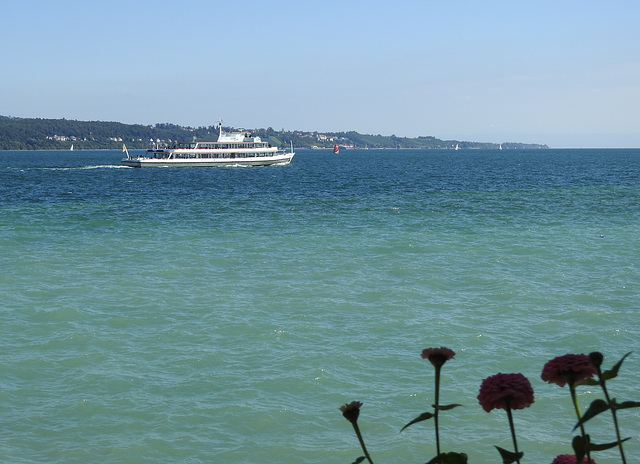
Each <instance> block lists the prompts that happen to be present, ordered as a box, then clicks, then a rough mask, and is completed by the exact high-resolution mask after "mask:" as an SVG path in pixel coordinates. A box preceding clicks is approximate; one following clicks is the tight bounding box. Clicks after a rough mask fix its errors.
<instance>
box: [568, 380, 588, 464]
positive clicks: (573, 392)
mask: <svg viewBox="0 0 640 464" xmlns="http://www.w3.org/2000/svg"><path fill="white" fill-rule="evenodd" d="M569 391H570V392H571V401H572V402H573V407H574V409H575V410H576V415H577V416H578V421H580V419H582V414H581V413H580V404H578V395H576V389H575V386H574V385H573V382H569ZM580 433H581V434H582V440H583V443H584V444H585V446H586V451H587V461H588V462H591V451H590V450H589V446H588V443H587V442H586V436H587V434H586V433H585V431H584V424H580Z"/></svg>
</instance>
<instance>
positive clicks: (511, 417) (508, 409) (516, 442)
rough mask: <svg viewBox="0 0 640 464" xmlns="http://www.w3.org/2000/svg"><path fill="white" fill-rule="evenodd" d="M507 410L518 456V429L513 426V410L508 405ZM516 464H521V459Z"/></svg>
mask: <svg viewBox="0 0 640 464" xmlns="http://www.w3.org/2000/svg"><path fill="white" fill-rule="evenodd" d="M505 409H506V410H507V417H508V418H509V428H510V429H511V439H512V440H513V448H514V449H515V453H516V454H518V441H517V440H516V429H515V427H514V425H513V414H512V413H511V408H510V407H509V405H507V407H506V408H505ZM516 462H517V463H518V464H520V459H517V460H516Z"/></svg>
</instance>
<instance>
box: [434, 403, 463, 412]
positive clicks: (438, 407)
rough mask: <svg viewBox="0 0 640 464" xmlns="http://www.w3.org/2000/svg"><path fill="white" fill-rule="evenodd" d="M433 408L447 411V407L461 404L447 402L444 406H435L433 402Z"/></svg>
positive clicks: (451, 407) (450, 407)
mask: <svg viewBox="0 0 640 464" xmlns="http://www.w3.org/2000/svg"><path fill="white" fill-rule="evenodd" d="M432 406H433V408H434V409H437V410H438V411H448V410H449V409H453V408H455V407H458V406H462V405H461V404H447V405H446V406H443V405H440V406H436V405H435V404H433V405H432Z"/></svg>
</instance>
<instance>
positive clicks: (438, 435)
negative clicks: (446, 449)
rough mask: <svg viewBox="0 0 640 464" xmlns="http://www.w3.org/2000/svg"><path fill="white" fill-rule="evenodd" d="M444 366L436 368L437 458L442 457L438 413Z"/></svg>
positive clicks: (434, 415) (434, 414)
mask: <svg viewBox="0 0 640 464" xmlns="http://www.w3.org/2000/svg"><path fill="white" fill-rule="evenodd" d="M441 367H442V366H436V402H435V405H434V411H433V421H434V425H435V428H436V452H437V454H436V455H437V456H440V432H439V430H438V411H439V407H438V406H439V404H440V368H441Z"/></svg>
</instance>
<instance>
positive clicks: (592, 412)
mask: <svg viewBox="0 0 640 464" xmlns="http://www.w3.org/2000/svg"><path fill="white" fill-rule="evenodd" d="M607 409H609V405H608V404H607V402H606V401H605V400H601V399H597V400H593V402H592V403H591V406H589V409H587V412H585V413H584V416H582V419H580V420H579V421H578V423H577V424H576V426H575V427H574V428H573V430H575V429H577V428H578V427H580V426H581V425H582V424H584V423H585V422H587V421H588V420H589V419H591V418H592V417H595V416H597V415H598V414H600V413H601V412H604V411H606V410H607Z"/></svg>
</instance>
